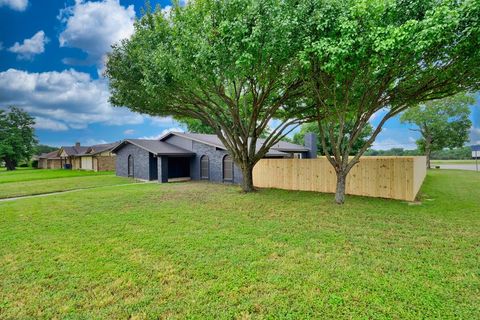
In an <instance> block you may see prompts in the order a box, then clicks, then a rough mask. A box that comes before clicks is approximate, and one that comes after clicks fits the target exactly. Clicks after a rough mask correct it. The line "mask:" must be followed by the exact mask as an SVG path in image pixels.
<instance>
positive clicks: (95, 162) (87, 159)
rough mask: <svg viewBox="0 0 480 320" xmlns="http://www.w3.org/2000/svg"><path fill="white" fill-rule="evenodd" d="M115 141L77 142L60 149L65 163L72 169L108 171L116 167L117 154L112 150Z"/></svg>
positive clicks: (115, 144)
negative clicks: (90, 143)
mask: <svg viewBox="0 0 480 320" xmlns="http://www.w3.org/2000/svg"><path fill="white" fill-rule="evenodd" d="M117 145H118V143H117V142H115V143H106V144H98V145H94V146H82V145H80V143H79V142H77V143H76V144H75V145H74V146H67V147H61V148H60V150H59V155H60V158H62V160H63V164H64V165H67V167H70V168H72V169H82V170H93V171H108V170H114V169H115V155H114V154H113V153H112V152H111V151H112V149H113V148H114V147H116V146H117Z"/></svg>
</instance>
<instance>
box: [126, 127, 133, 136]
mask: <svg viewBox="0 0 480 320" xmlns="http://www.w3.org/2000/svg"><path fill="white" fill-rule="evenodd" d="M123 134H124V135H127V136H131V135H132V134H135V130H133V129H127V130H125V131H123Z"/></svg>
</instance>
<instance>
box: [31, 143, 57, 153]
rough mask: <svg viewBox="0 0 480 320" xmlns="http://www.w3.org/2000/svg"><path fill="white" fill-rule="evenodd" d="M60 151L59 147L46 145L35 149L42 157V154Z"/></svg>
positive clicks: (40, 145)
mask: <svg viewBox="0 0 480 320" xmlns="http://www.w3.org/2000/svg"><path fill="white" fill-rule="evenodd" d="M55 150H58V147H52V146H47V145H44V144H39V145H37V146H36V147H35V154H36V155H41V154H42V153H49V152H52V151H55Z"/></svg>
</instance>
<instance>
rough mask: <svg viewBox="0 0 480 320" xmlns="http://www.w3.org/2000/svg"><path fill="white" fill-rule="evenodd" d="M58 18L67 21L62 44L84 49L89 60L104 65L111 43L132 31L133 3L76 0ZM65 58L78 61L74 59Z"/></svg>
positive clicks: (130, 33)
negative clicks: (123, 4)
mask: <svg viewBox="0 0 480 320" xmlns="http://www.w3.org/2000/svg"><path fill="white" fill-rule="evenodd" d="M59 19H60V20H61V21H62V22H63V23H64V24H65V30H63V32H62V33H61V34H60V36H59V41H60V46H61V47H71V48H78V49H81V50H83V51H84V52H86V53H87V54H88V61H87V62H88V63H90V64H97V65H98V66H99V67H100V69H101V68H103V65H102V63H103V60H104V56H105V54H106V53H107V52H109V51H110V49H111V46H112V45H113V44H114V43H117V42H119V41H120V40H122V39H125V38H128V37H130V36H131V35H132V34H133V32H134V27H133V23H134V21H135V10H134V6H133V5H130V6H128V7H124V6H122V5H120V2H119V0H103V1H99V2H92V1H83V0H76V1H75V5H73V6H70V7H67V8H65V9H63V10H61V11H60V15H59ZM64 62H65V63H69V64H71V63H75V61H74V60H72V59H66V60H64Z"/></svg>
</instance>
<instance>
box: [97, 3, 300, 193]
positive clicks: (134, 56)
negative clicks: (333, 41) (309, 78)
mask: <svg viewBox="0 0 480 320" xmlns="http://www.w3.org/2000/svg"><path fill="white" fill-rule="evenodd" d="M299 26H300V22H299V21H297V20H296V19H295V12H294V7H293V6H291V5H289V3H288V1H287V2H286V1H282V0H229V1H215V0H197V1H193V2H190V3H189V4H188V5H186V6H184V7H181V6H178V5H174V7H173V8H172V10H171V12H170V14H169V15H168V16H165V15H164V13H162V12H161V11H159V10H158V9H157V11H156V12H154V13H149V12H147V13H146V14H145V15H144V17H143V18H142V19H140V21H138V22H137V23H136V26H135V33H134V35H133V36H132V37H131V38H130V39H128V40H125V41H123V42H122V43H121V44H120V45H117V46H115V47H114V48H113V51H112V53H111V54H110V55H109V58H108V63H107V68H106V75H107V76H108V78H109V79H110V88H111V93H112V96H111V101H112V103H113V104H114V105H118V106H127V107H128V108H130V109H131V110H133V111H138V112H142V113H147V114H150V115H156V116H166V115H173V116H174V117H187V118H193V119H197V120H199V121H201V123H202V124H203V125H208V126H209V127H211V128H212V129H213V131H214V132H215V134H216V135H217V136H218V137H219V139H220V140H221V141H222V143H223V144H224V145H225V147H226V148H227V150H228V152H229V153H230V155H231V156H232V157H233V159H234V161H235V163H236V164H237V165H238V166H239V168H240V169H241V171H242V173H243V185H242V187H243V190H244V191H246V192H248V191H252V190H253V189H254V188H253V180H252V170H253V167H254V165H255V164H256V163H257V162H258V161H259V160H260V159H261V158H262V157H263V156H264V155H265V154H266V152H267V151H268V149H269V148H270V147H271V146H272V145H274V144H275V143H277V142H278V141H279V140H280V139H281V138H282V137H283V136H284V135H286V134H288V133H289V132H290V130H292V129H293V128H294V127H295V126H297V125H299V124H300V123H301V122H302V120H301V119H300V118H298V117H296V115H297V114H298V109H301V108H303V106H304V105H303V104H302V103H301V95H302V93H303V92H302V90H303V86H302V80H301V77H299V70H300V68H299V63H297V59H296V56H297V53H298V51H299V45H300V40H301V39H300V38H299V37H297V31H298V28H299ZM273 118H282V119H285V120H284V121H283V122H282V124H281V125H280V126H278V127H277V128H275V129H274V130H272V131H271V132H270V133H268V135H267V137H266V139H265V143H264V144H262V145H259V144H258V138H259V137H260V136H261V135H262V133H264V132H265V131H266V129H267V127H268V123H269V121H270V120H271V119H273Z"/></svg>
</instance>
